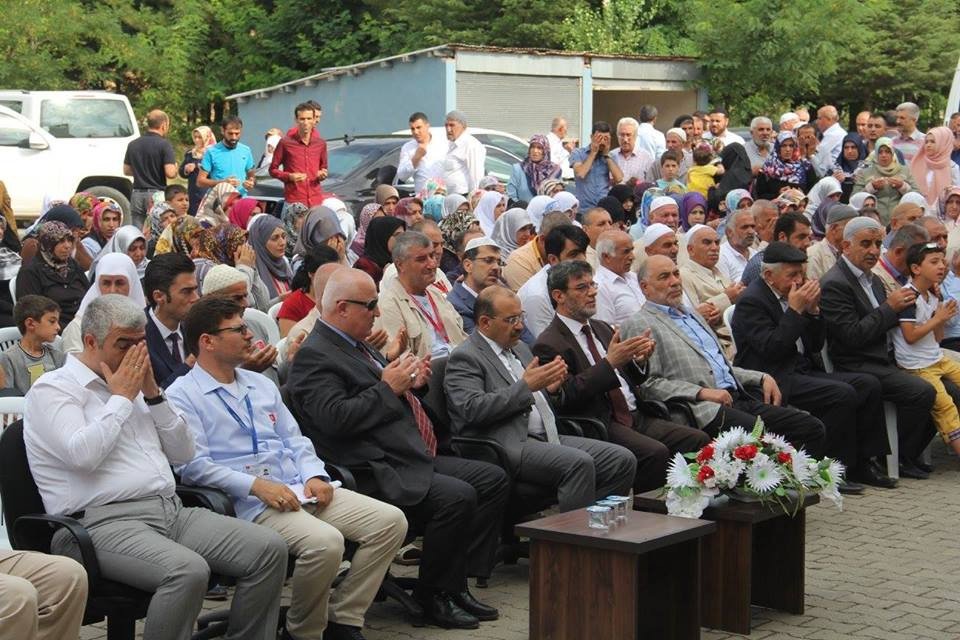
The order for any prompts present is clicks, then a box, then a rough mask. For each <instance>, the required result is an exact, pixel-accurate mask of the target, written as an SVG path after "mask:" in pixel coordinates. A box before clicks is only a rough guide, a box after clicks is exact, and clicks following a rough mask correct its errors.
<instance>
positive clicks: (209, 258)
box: [184, 218, 273, 313]
mask: <svg viewBox="0 0 960 640" xmlns="http://www.w3.org/2000/svg"><path fill="white" fill-rule="evenodd" d="M186 220H189V218H187V219H186ZM186 220H185V221H186ZM184 231H185V232H186V238H185V240H186V242H187V243H189V244H190V246H191V248H192V252H191V254H190V257H191V258H193V263H194V264H195V265H196V266H197V271H196V275H197V285H198V286H201V287H202V286H203V279H204V278H205V277H206V275H207V273H209V272H210V269H212V268H213V267H215V266H216V265H218V264H225V265H229V266H231V267H236V268H237V270H238V271H240V273H242V274H243V275H245V276H246V277H247V293H248V300H249V301H250V304H249V305H248V306H251V307H254V308H256V309H259V310H260V311H263V312H264V313H266V312H267V310H268V309H269V308H270V305H271V304H273V303H272V302H271V298H270V294H269V293H267V286H266V285H265V284H264V282H263V280H261V279H260V275H259V274H258V273H257V254H256V252H255V251H254V250H253V247H251V246H250V244H249V243H248V242H247V239H248V237H249V236H248V234H247V231H246V230H244V229H241V228H240V227H238V226H237V225H235V224H233V223H230V222H227V223H224V224H221V225H219V226H216V227H211V228H208V229H204V228H203V227H200V228H199V229H197V230H195V231H189V230H186V229H185V230H184Z"/></svg>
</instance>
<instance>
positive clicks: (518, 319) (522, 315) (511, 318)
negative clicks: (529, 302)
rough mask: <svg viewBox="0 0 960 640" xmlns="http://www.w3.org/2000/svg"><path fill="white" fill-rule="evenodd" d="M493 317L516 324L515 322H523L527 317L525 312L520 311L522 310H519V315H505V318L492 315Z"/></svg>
mask: <svg viewBox="0 0 960 640" xmlns="http://www.w3.org/2000/svg"><path fill="white" fill-rule="evenodd" d="M494 319H495V320H503V321H504V322H506V323H507V324H512V325H517V324H523V322H524V321H525V320H526V319H527V314H526V313H525V312H522V311H521V312H520V315H516V316H507V317H505V318H497V317H494Z"/></svg>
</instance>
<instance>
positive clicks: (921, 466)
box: [913, 458, 933, 473]
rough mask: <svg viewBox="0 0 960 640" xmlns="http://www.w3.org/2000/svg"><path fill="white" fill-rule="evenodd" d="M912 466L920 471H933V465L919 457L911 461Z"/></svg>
mask: <svg viewBox="0 0 960 640" xmlns="http://www.w3.org/2000/svg"><path fill="white" fill-rule="evenodd" d="M913 466H915V467H916V468H917V469H920V471H923V472H924V473H933V465H932V464H927V463H926V462H924V461H923V460H920V459H919V458H917V459H916V460H914V461H913Z"/></svg>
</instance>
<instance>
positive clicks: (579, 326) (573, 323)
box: [557, 313, 593, 338]
mask: <svg viewBox="0 0 960 640" xmlns="http://www.w3.org/2000/svg"><path fill="white" fill-rule="evenodd" d="M557 317H558V318H560V321H561V322H563V324H565V325H567V329H570V333H572V334H573V337H574V338H576V337H578V336H580V334H581V333H582V332H583V328H584V327H588V326H590V325H589V323H586V322H580V321H579V320H574V319H573V318H568V317H567V316H564V315H561V314H559V313H558V314H557ZM590 332H591V333H593V330H592V329H591V330H590Z"/></svg>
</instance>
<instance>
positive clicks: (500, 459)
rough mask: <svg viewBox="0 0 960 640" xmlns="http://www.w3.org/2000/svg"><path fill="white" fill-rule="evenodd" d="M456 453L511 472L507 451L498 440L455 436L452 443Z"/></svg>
mask: <svg viewBox="0 0 960 640" xmlns="http://www.w3.org/2000/svg"><path fill="white" fill-rule="evenodd" d="M450 445H451V447H453V450H454V452H455V453H456V454H457V455H458V456H460V457H462V458H468V459H470V460H480V461H482V462H489V463H491V464H495V465H497V466H498V467H500V468H501V469H504V470H505V471H509V470H510V462H509V458H508V457H507V450H506V449H505V448H504V447H503V445H502V444H500V443H499V442H497V441H496V440H490V439H487V438H471V437H468V436H453V438H451V441H450Z"/></svg>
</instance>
